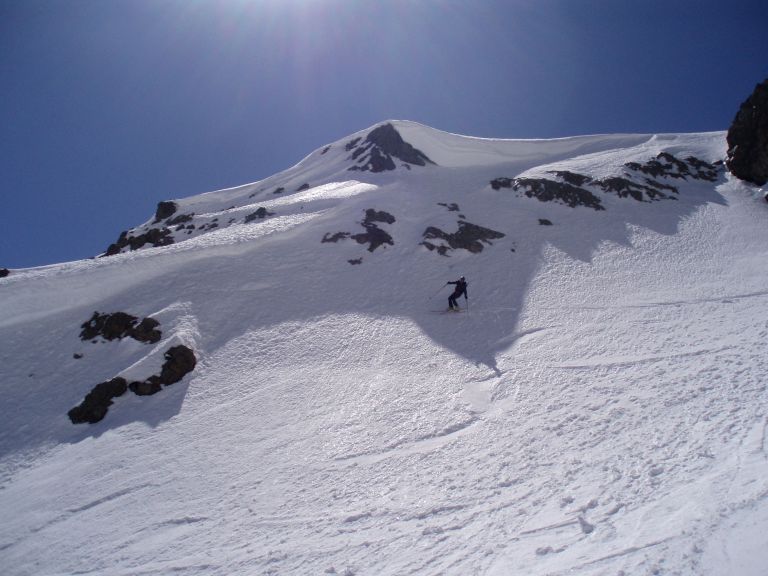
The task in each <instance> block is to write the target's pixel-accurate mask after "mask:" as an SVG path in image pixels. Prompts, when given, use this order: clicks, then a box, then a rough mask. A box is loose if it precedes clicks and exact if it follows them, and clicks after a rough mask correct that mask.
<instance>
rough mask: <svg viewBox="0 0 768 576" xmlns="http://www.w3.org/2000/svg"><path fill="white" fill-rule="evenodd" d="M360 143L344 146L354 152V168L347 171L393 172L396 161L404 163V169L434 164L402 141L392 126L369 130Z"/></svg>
mask: <svg viewBox="0 0 768 576" xmlns="http://www.w3.org/2000/svg"><path fill="white" fill-rule="evenodd" d="M359 142H360V138H355V139H354V140H352V141H350V142H349V143H347V145H346V147H345V148H346V150H347V151H348V152H349V151H352V150H354V152H353V154H352V156H351V158H350V159H351V160H355V161H357V164H356V165H355V166H352V167H351V168H349V170H360V171H370V172H384V171H386V170H394V169H395V167H396V166H395V162H394V160H393V159H398V160H400V161H402V162H405V164H406V167H408V168H410V166H407V165H409V164H412V165H415V166H426V165H427V164H434V162H433V161H432V160H430V159H429V158H428V157H427V155H426V154H424V153H423V152H422V151H421V150H418V149H416V148H414V147H413V146H411V145H410V144H409V143H408V142H406V141H405V140H403V138H402V136H400V133H399V132H398V131H397V130H396V129H395V127H394V126H393V125H392V124H389V123H388V124H382V125H381V126H378V127H376V128H374V129H373V130H371V131H370V132H369V133H368V136H367V137H366V138H365V140H364V141H363V142H362V143H360V144H358V143H359Z"/></svg>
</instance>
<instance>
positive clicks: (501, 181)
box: [491, 178, 512, 190]
mask: <svg viewBox="0 0 768 576" xmlns="http://www.w3.org/2000/svg"><path fill="white" fill-rule="evenodd" d="M491 188H493V189H494V190H501V189H502V188H512V178H495V179H493V180H491Z"/></svg>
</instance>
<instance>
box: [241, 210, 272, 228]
mask: <svg viewBox="0 0 768 576" xmlns="http://www.w3.org/2000/svg"><path fill="white" fill-rule="evenodd" d="M274 214H275V213H274V212H269V211H268V210H267V209H266V208H264V207H263V206H262V207H260V208H258V209H257V210H256V212H251V213H250V214H248V215H247V216H246V217H245V223H246V224H248V223H249V222H253V221H254V220H263V219H264V218H266V217H267V216H274Z"/></svg>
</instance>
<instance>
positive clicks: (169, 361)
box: [160, 344, 197, 386]
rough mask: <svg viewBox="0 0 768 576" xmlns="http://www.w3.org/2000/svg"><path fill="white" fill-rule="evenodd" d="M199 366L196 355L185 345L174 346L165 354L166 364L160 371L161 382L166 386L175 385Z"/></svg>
mask: <svg viewBox="0 0 768 576" xmlns="http://www.w3.org/2000/svg"><path fill="white" fill-rule="evenodd" d="M196 365H197V358H195V353H194V352H193V351H192V350H191V349H190V348H188V347H187V346H184V345H181V344H180V345H178V346H173V347H172V348H169V349H168V350H167V351H166V353H165V363H164V364H163V367H162V369H161V371H160V382H161V383H162V384H164V385H166V386H169V385H171V384H175V383H176V382H178V381H179V380H181V379H182V378H184V376H185V375H186V374H188V373H190V372H192V370H194V369H195V366H196Z"/></svg>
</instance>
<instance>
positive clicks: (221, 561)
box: [0, 121, 768, 576]
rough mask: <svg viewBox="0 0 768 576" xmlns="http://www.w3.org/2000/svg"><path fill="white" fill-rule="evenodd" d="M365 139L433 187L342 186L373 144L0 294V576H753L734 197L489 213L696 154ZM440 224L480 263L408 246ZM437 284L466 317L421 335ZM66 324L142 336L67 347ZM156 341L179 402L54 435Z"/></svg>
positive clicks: (635, 142)
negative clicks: (151, 240)
mask: <svg viewBox="0 0 768 576" xmlns="http://www.w3.org/2000/svg"><path fill="white" fill-rule="evenodd" d="M388 124H389V125H390V126H393V127H394V128H395V129H396V131H397V132H398V133H399V134H400V135H401V136H402V138H403V140H404V141H405V142H407V143H409V144H411V145H412V146H413V147H414V148H416V149H418V150H419V151H421V152H422V153H423V154H425V155H426V156H427V157H428V158H429V159H430V160H431V162H432V163H431V164H430V163H425V165H423V166H422V165H415V164H410V163H408V162H404V161H399V160H397V159H395V160H396V161H395V164H396V167H395V169H394V170H388V171H382V172H376V173H374V172H371V171H368V170H363V169H360V167H361V166H362V167H364V166H365V165H364V164H361V163H360V162H359V161H358V162H356V160H359V158H367V157H368V156H366V155H368V154H370V153H371V151H370V149H366V150H363V152H361V155H360V156H358V159H352V158H351V156H352V155H353V154H354V153H355V150H357V148H355V146H360V145H361V144H360V143H361V142H362V143H365V142H366V140H365V138H366V136H367V135H369V134H370V133H371V132H372V130H374V129H375V128H377V127H373V128H371V129H368V130H364V131H361V132H360V133H358V134H354V135H351V136H349V137H347V138H345V139H342V140H340V141H338V142H335V143H332V144H331V145H329V146H328V147H324V148H322V149H319V150H316V151H315V152H313V153H312V154H310V155H309V156H307V158H305V159H304V160H302V161H301V162H300V163H299V164H297V165H296V166H294V167H292V168H290V169H288V170H286V171H285V172H282V173H279V174H276V175H275V176H272V177H270V178H268V179H266V180H263V181H261V182H256V183H253V184H249V185H246V186H242V187H239V188H233V189H229V190H222V191H218V192H212V193H208V194H203V195H198V196H192V197H189V198H185V199H178V200H175V203H176V208H177V209H176V212H175V214H174V215H173V216H171V219H172V218H174V217H178V215H183V214H190V215H191V216H190V217H189V220H186V221H184V222H181V223H179V224H177V225H173V226H171V225H168V224H167V220H166V224H162V223H157V222H156V220H157V219H150V220H149V221H148V222H147V223H145V224H143V225H141V226H138V227H137V228H136V229H134V230H133V231H131V234H134V235H138V234H139V233H144V232H146V231H148V230H150V229H151V228H153V227H159V226H167V227H168V229H169V230H170V233H171V236H172V237H173V239H174V243H173V244H170V245H167V246H162V247H147V246H144V247H141V248H139V249H137V250H133V251H131V250H128V249H122V250H121V253H119V254H116V255H114V256H110V257H104V258H96V259H93V260H87V261H80V262H69V263H63V264H60V265H56V266H48V267H43V268H33V269H27V270H14V271H12V273H11V275H10V276H8V277H6V278H3V279H0V293H1V294H2V297H1V298H0V342H2V346H1V347H0V350H1V353H2V355H1V357H0V366H2V368H1V369H0V370H1V371H2V372H1V374H2V378H1V379H0V391H1V392H2V397H3V418H2V420H1V421H0V511H2V522H0V567H2V573H3V574H7V575H32V574H34V575H54V574H75V573H77V574H106V575H128V574H169V573H182V574H192V575H214V574H216V575H218V574H222V575H224V574H226V575H231V574H348V575H352V574H355V575H361V576H362V575H374V574H375V575H382V574H392V575H394V574H397V575H402V574H419V575H421V574H462V575H463V574H483V575H508V574H541V575H544V574H552V575H556V574H579V575H581V574H583V575H598V574H599V575H602V574H606V575H607V574H611V575H615V574H622V573H623V574H627V575H628V574H633V575H634V574H708V575H719V574H742V575H757V574H763V573H764V566H766V565H767V564H768V553H766V549H767V548H766V546H765V543H766V537H765V536H764V534H765V526H766V521H768V500H767V499H766V496H768V448H766V444H765V440H766V423H767V422H768V420H767V419H766V418H767V416H766V410H765V406H766V390H765V384H764V381H765V379H766V375H768V363H767V362H768V361H766V359H765V354H764V352H763V349H762V345H763V342H764V340H765V336H766V334H768V316H767V315H766V314H765V312H764V310H765V309H766V306H768V288H766V286H768V270H767V269H766V266H765V264H764V263H765V256H766V246H768V226H766V225H765V224H766V218H768V205H766V204H765V202H764V201H763V200H762V199H761V194H760V191H758V190H756V189H754V188H750V187H747V186H745V185H743V184H742V183H740V182H739V181H737V180H734V179H732V178H731V177H730V175H728V174H727V173H724V172H723V171H722V170H719V171H718V172H717V176H716V177H715V178H714V179H713V180H712V181H709V180H706V179H699V178H693V177H690V175H689V177H685V178H683V177H674V176H659V177H657V178H656V180H655V181H656V183H657V185H659V186H674V187H675V188H676V190H677V191H676V192H675V193H670V190H669V189H668V188H655V187H651V189H650V190H651V192H653V191H654V190H659V191H663V192H665V193H666V195H667V196H670V198H663V199H656V200H653V201H650V200H649V198H647V197H643V198H642V200H643V201H638V200H636V199H635V198H633V197H631V196H627V197H621V195H620V194H617V193H613V192H605V191H603V190H601V189H599V187H598V185H597V184H585V185H583V186H582V187H581V188H582V189H587V188H588V189H589V190H590V191H591V192H593V193H594V195H595V197H597V198H598V199H599V201H600V202H601V206H602V207H603V208H604V209H603V210H599V209H594V208H590V207H588V206H586V205H578V206H575V207H570V206H567V205H565V203H567V202H565V201H563V200H562V199H560V200H558V199H557V198H555V199H554V201H542V200H540V199H538V198H536V197H528V196H526V195H525V194H524V193H523V192H524V190H525V187H521V188H518V189H517V190H515V189H513V188H504V187H498V189H497V188H494V187H493V186H492V185H491V182H492V181H493V180H494V179H498V178H509V179H512V178H520V179H525V178H527V179H532V180H533V179H541V178H555V179H556V177H555V176H553V173H554V172H559V173H561V176H558V177H557V178H560V177H563V178H571V179H573V176H562V174H563V173H565V172H567V173H569V174H571V175H573V174H578V175H581V176H586V177H589V178H590V179H592V180H594V182H597V181H600V182H604V181H605V180H606V179H608V178H612V177H618V176H621V175H627V174H628V173H629V172H628V168H627V165H628V164H629V163H640V164H642V163H645V162H648V161H649V160H652V159H654V158H657V157H658V155H659V154H662V153H667V154H672V155H674V157H675V158H678V159H683V158H687V157H691V156H693V157H695V158H697V159H699V160H700V161H703V162H706V163H713V162H716V161H718V160H720V159H722V158H723V156H724V153H725V143H724V140H725V138H724V134H723V133H710V134H678V135H674V134H672V135H604V136H589V137H579V138H565V139H559V140H541V141H503V140H483V139H477V138H468V137H464V136H458V135H453V134H446V133H444V132H440V131H437V130H434V129H432V128H428V127H425V126H421V125H418V124H415V123H411V122H402V121H393V122H390V123H388ZM355 139H358V140H359V142H358V143H357V144H356V145H351V144H350V143H351V142H353V141H355ZM384 155H386V154H384ZM365 161H367V160H365ZM372 162H373V161H372ZM371 165H372V164H371ZM352 166H357V168H356V169H353V170H350V167H352ZM633 174H634V176H633V177H635V179H636V180H637V181H638V182H641V181H644V180H642V178H640V177H644V176H645V173H641V172H634V173H633ZM638 178H640V179H638ZM305 183H306V184H308V188H306V189H303V190H299V188H302V187H303V186H302V185H303V184H305ZM590 186H591V187H590ZM280 188H282V190H281V191H279V192H277V193H275V191H276V190H279V189H280ZM564 202H565V203H564ZM259 208H264V209H265V210H264V212H261V214H263V215H264V216H263V217H258V216H257V217H254V218H253V219H251V220H250V221H248V222H246V221H245V220H246V217H247V216H248V215H251V214H255V213H256V211H257V210H258V209H259ZM369 211H372V212H369ZM383 213H385V214H387V215H389V216H391V217H392V218H393V220H389V219H388V218H387V217H385V216H383V215H382V214H383ZM371 214H373V219H371ZM214 218H217V219H218V220H217V221H216V223H217V224H218V225H217V226H215V227H212V226H210V224H211V223H212V222H213V221H214ZM547 222H549V223H551V225H547V224H546V223H547ZM467 223H471V224H473V225H476V226H479V227H482V229H484V230H491V231H494V232H497V233H501V234H503V237H493V238H490V237H489V238H486V239H485V240H480V241H479V243H480V245H481V249H480V250H479V251H477V250H476V249H475V251H474V252H473V251H470V250H467V249H462V248H452V247H451V246H450V243H451V241H450V240H447V239H446V238H443V239H440V238H435V237H428V236H427V235H425V231H426V230H427V229H429V228H430V227H431V228H435V229H439V230H441V231H443V232H445V233H446V234H447V236H446V237H448V236H450V234H451V233H454V232H455V233H456V234H457V236H456V237H451V238H453V239H455V238H457V237H458V236H460V234H459V232H461V230H462V229H463V228H462V227H465V228H466V229H469V228H470V227H469V226H468V224H467ZM190 225H194V228H187V226H190ZM179 226H183V227H182V228H180V229H177V228H178V227H179ZM377 231H378V232H377ZM380 232H385V233H386V235H388V236H389V237H390V239H391V241H392V244H388V243H386V242H384V243H383V244H381V245H379V246H378V247H376V248H375V249H373V250H372V251H371V250H370V248H373V244H366V243H365V240H366V239H368V240H369V239H370V237H379V236H377V235H378V234H379V233H380ZM366 234H367V235H368V236H369V237H368V238H364V237H363V236H366ZM358 237H359V240H358ZM323 240H325V241H323ZM425 242H426V243H427V244H432V249H431V250H430V249H429V247H428V246H426V245H425V244H424V243H425ZM441 250H444V251H445V255H441V254H440V251H441ZM459 275H466V276H467V279H468V281H469V295H470V300H469V305H470V308H469V309H468V310H466V309H465V311H464V313H462V314H444V313H441V311H442V310H443V309H444V308H445V305H446V298H447V296H448V294H449V290H448V288H446V287H445V282H446V281H448V280H455V279H456V278H457V277H458V276H459ZM441 287H442V288H441ZM462 304H465V301H463V300H462ZM94 311H99V312H115V311H124V312H128V313H130V314H132V315H135V316H137V317H139V318H144V317H146V316H151V317H152V318H154V319H156V320H158V321H159V322H160V327H161V330H162V332H163V337H162V339H161V341H160V342H158V343H156V344H144V343H140V342H137V341H135V340H132V339H130V338H124V339H122V340H119V341H110V342H107V341H104V340H103V339H96V341H95V342H91V341H83V340H81V339H80V338H79V336H78V335H79V333H80V326H81V324H83V323H84V322H86V321H87V320H88V319H89V318H90V317H91V315H92V314H93V312H94ZM176 344H184V345H187V346H189V347H190V348H192V349H193V350H194V351H195V354H196V356H197V359H198V364H197V367H196V368H195V370H194V372H192V373H191V374H189V375H187V376H186V377H185V378H184V379H183V380H182V381H181V382H179V383H176V384H174V385H172V386H168V387H165V388H164V389H162V390H161V391H160V392H159V393H157V394H155V395H153V396H137V395H134V394H133V393H131V392H127V393H126V394H124V395H123V396H120V397H118V398H115V399H114V404H113V405H112V406H111V407H110V408H109V411H108V413H107V415H106V416H105V418H104V419H103V420H101V421H100V422H98V423H96V424H79V425H74V424H72V423H71V422H70V420H69V418H68V417H67V412H68V410H70V408H72V407H73V406H75V405H77V404H79V403H80V402H81V401H82V400H83V398H84V397H85V395H86V394H87V393H88V392H89V391H90V390H91V389H92V388H93V387H94V386H95V385H96V384H97V383H99V382H103V381H105V380H109V379H111V378H113V377H115V376H122V377H125V378H126V379H128V380H142V379H144V378H147V377H149V376H150V375H152V374H156V373H158V371H159V369H160V366H161V364H162V363H163V353H164V352H165V351H166V350H167V349H168V348H169V347H170V346H173V345H176ZM75 355H78V356H81V357H79V358H76V357H75Z"/></svg>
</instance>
